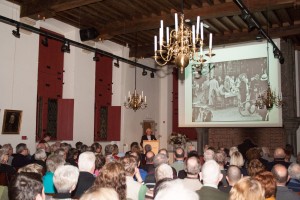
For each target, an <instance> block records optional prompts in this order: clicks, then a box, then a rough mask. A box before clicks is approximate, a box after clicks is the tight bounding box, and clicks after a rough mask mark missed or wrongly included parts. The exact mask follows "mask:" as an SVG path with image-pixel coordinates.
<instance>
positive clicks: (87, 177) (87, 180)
mask: <svg viewBox="0 0 300 200" xmlns="http://www.w3.org/2000/svg"><path fill="white" fill-rule="evenodd" d="M95 179H96V178H95V176H94V175H93V174H91V173H89V172H80V173H79V177H78V183H77V186H76V188H75V190H74V191H73V192H72V197H73V198H78V199H79V198H80V197H81V195H82V194H83V193H84V192H85V191H86V190H88V189H89V188H90V187H91V186H92V185H93V184H94V182H95Z"/></svg>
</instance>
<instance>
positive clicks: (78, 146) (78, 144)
mask: <svg viewBox="0 0 300 200" xmlns="http://www.w3.org/2000/svg"><path fill="white" fill-rule="evenodd" d="M82 145H83V143H82V142H80V141H79V142H76V144H75V148H76V149H77V150H78V152H79V154H80V153H81V146H82Z"/></svg>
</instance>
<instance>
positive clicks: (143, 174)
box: [130, 152, 148, 182]
mask: <svg viewBox="0 0 300 200" xmlns="http://www.w3.org/2000/svg"><path fill="white" fill-rule="evenodd" d="M130 155H131V156H133V157H134V158H135V159H136V163H137V166H138V170H139V172H140V175H141V177H142V180H143V182H144V181H145V179H146V176H147V175H148V173H147V172H146V171H145V170H144V169H142V168H141V166H140V165H141V161H140V156H139V153H137V152H132V153H130ZM134 180H136V177H135V176H134Z"/></svg>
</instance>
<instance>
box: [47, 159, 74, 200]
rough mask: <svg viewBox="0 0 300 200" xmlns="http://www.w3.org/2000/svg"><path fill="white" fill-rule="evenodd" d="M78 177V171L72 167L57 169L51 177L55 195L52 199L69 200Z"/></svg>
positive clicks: (65, 166)
mask: <svg viewBox="0 0 300 200" xmlns="http://www.w3.org/2000/svg"><path fill="white" fill-rule="evenodd" d="M78 176H79V170H78V168H77V167H74V166H72V165H64V166H60V167H58V168H57V169H56V170H55V172H54V176H53V182H54V185H55V188H56V191H57V193H56V194H54V195H53V199H68V198H71V192H72V191H73V190H74V189H75V187H76V184H77V181H78Z"/></svg>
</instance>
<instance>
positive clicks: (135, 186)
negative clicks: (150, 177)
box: [121, 155, 147, 200]
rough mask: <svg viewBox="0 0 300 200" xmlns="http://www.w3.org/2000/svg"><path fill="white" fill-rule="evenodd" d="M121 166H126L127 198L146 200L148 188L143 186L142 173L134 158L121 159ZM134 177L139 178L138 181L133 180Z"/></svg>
mask: <svg viewBox="0 0 300 200" xmlns="http://www.w3.org/2000/svg"><path fill="white" fill-rule="evenodd" d="M121 164H122V165H123V166H124V169H125V174H126V186H127V192H126V198H127V199H132V200H139V199H144V198H145V195H146V192H147V187H146V186H145V185H143V184H142V182H143V180H142V178H141V175H140V172H139V170H138V168H137V162H136V159H135V158H134V157H133V156H130V155H129V156H125V157H123V158H121ZM133 176H135V177H137V181H135V180H134V179H133Z"/></svg>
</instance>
